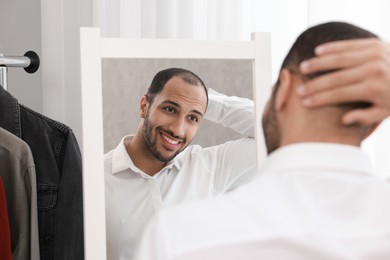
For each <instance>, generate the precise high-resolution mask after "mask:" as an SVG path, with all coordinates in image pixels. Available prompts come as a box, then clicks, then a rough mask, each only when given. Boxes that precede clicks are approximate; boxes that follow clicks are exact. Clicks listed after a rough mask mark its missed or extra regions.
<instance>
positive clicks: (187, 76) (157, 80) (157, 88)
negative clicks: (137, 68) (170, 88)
mask: <svg viewBox="0 0 390 260" xmlns="http://www.w3.org/2000/svg"><path fill="white" fill-rule="evenodd" d="M173 77H179V78H181V79H182V80H184V81H185V82H187V83H189V84H191V85H194V86H202V87H203V89H204V91H205V93H206V98H207V104H208V101H209V98H208V93H207V88H206V86H205V84H204V82H203V80H202V79H201V78H200V77H199V76H198V75H196V74H195V73H193V72H192V71H189V70H186V69H182V68H169V69H165V70H161V71H159V72H158V73H157V74H156V75H155V76H154V77H153V80H152V83H150V87H149V88H148V91H147V93H146V96H147V98H148V101H149V103H150V104H152V103H153V100H154V97H155V96H156V95H157V94H158V93H160V92H161V91H162V90H163V89H164V87H165V84H166V83H167V82H168V81H169V80H170V79H171V78H173ZM206 107H207V106H206Z"/></svg>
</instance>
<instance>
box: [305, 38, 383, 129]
mask: <svg viewBox="0 0 390 260" xmlns="http://www.w3.org/2000/svg"><path fill="white" fill-rule="evenodd" d="M315 53H316V57H314V58H312V59H309V60H306V61H304V62H302V63H301V65H300V69H301V72H302V73H304V74H310V73H314V72H319V71H324V70H337V71H335V72H332V73H328V74H325V75H322V76H319V77H317V78H315V79H312V80H310V81H308V82H306V83H305V84H304V85H302V86H301V87H299V88H298V94H299V95H300V96H301V97H302V99H303V102H304V104H305V105H306V106H307V107H313V108H314V107H320V106H325V105H332V104H339V103H348V102H368V103H371V104H372V106H370V107H368V108H365V109H355V110H352V111H349V112H347V113H346V114H345V115H344V116H343V118H342V121H343V123H344V124H351V123H361V124H367V125H369V124H372V123H380V122H381V121H382V120H384V119H385V118H386V117H388V116H390V43H385V42H383V41H381V40H379V39H359V40H346V41H338V42H332V43H326V44H323V45H320V46H318V47H317V48H316V49H315Z"/></svg>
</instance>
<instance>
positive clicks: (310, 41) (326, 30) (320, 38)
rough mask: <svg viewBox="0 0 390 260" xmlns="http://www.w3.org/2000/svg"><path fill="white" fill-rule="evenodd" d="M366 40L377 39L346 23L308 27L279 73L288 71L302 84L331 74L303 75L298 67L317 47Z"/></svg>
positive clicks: (296, 42) (349, 107) (365, 104)
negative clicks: (342, 41) (297, 77)
mask: <svg viewBox="0 0 390 260" xmlns="http://www.w3.org/2000/svg"><path fill="white" fill-rule="evenodd" d="M366 38H378V36H377V35H375V34H373V33H372V32H369V31H367V30H365V29H363V28H360V27H358V26H355V25H353V24H350V23H346V22H328V23H322V24H318V25H316V26H313V27H310V28H308V29H307V30H305V31H304V32H303V33H301V34H300V35H299V36H298V38H297V39H296V41H295V42H294V44H293V45H292V47H291V49H290V51H289V52H288V54H287V56H286V57H285V59H284V61H283V63H282V66H281V68H280V72H281V71H282V70H283V69H288V70H289V71H290V72H291V73H293V74H296V75H298V76H299V77H300V78H301V80H302V81H303V82H306V81H308V80H310V79H313V78H316V77H319V76H321V75H324V74H327V73H330V72H333V71H334V70H327V71H320V72H315V73H311V74H307V75H304V74H302V73H301V72H300V70H299V65H300V63H301V62H302V61H304V60H307V59H310V58H313V57H315V56H316V55H315V53H314V50H315V48H316V47H317V46H318V45H321V44H324V43H327V42H333V41H341V40H352V39H366ZM279 85H280V80H279V79H278V80H277V82H276V83H275V85H274V89H273V93H272V95H273V97H274V95H275V94H276V92H277V88H278V86H279ZM369 105H370V104H368V103H365V102H357V103H349V104H341V105H339V106H340V107H343V108H347V109H353V108H357V107H361V108H362V107H367V106H369Z"/></svg>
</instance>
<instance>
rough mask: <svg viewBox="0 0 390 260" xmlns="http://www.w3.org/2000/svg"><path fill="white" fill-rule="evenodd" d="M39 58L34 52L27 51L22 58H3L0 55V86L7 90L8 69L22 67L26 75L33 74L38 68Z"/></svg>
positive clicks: (1, 54) (0, 54) (2, 55)
mask: <svg viewBox="0 0 390 260" xmlns="http://www.w3.org/2000/svg"><path fill="white" fill-rule="evenodd" d="M39 63H40V62H39V56H38V54H36V53H35V52H34V51H28V52H26V53H25V54H24V56H4V54H3V53H0V85H1V86H2V87H3V88H4V89H8V86H7V84H8V77H7V72H8V71H7V68H8V67H22V68H24V70H25V71H26V72H27V73H34V72H36V71H37V70H38V68H39Z"/></svg>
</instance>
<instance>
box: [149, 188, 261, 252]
mask: <svg viewBox="0 0 390 260" xmlns="http://www.w3.org/2000/svg"><path fill="white" fill-rule="evenodd" d="M241 196H242V194H240V193H235V192H233V193H232V194H225V195H220V196H217V197H214V198H208V199H202V200H197V201H194V202H190V203H186V204H181V205H177V206H173V207H171V208H169V209H166V210H164V211H162V212H160V213H159V214H158V215H157V218H156V223H157V225H158V226H159V227H158V228H161V229H163V230H164V233H165V232H166V233H165V235H166V236H168V239H169V240H170V243H171V244H172V245H175V251H176V250H177V251H182V250H185V249H187V248H199V249H201V248H203V247H208V246H215V245H221V244H224V243H230V242H233V241H237V240H241V239H244V237H246V236H247V235H248V234H251V231H253V224H254V223H256V217H255V216H254V215H251V214H246V213H245V211H242V210H240V208H241V209H242V208H243V207H246V206H247V205H244V204H245V203H242V202H243V200H244V198H242V197H241ZM182 234H191V235H186V236H183V235H182Z"/></svg>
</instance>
